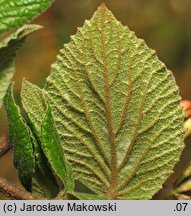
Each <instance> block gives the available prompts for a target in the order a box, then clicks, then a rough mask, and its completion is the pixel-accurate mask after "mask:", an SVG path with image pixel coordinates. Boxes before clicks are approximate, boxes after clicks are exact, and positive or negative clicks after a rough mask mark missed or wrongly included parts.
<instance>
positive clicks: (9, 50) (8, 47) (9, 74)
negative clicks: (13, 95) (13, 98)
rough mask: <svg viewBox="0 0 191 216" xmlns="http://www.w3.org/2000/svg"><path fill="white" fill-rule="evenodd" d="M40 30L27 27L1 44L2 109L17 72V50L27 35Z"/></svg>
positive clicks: (37, 26) (0, 87) (0, 85)
mask: <svg viewBox="0 0 191 216" xmlns="http://www.w3.org/2000/svg"><path fill="white" fill-rule="evenodd" d="M40 28H42V27H41V26H39V25H25V26H23V27H22V28H20V29H18V30H17V31H16V32H14V33H12V34H11V35H10V36H9V37H7V38H6V39H4V40H3V41H1V42H0V107H1V105H2V102H3V97H4V95H5V93H6V91H7V88H8V86H9V84H10V83H11V80H12V78H13V75H14V72H15V68H14V63H13V58H14V57H15V56H16V52H17V50H18V49H19V48H20V47H21V46H22V45H23V44H24V41H25V39H26V37H27V35H29V34H30V33H32V32H34V31H37V30H39V29H40Z"/></svg>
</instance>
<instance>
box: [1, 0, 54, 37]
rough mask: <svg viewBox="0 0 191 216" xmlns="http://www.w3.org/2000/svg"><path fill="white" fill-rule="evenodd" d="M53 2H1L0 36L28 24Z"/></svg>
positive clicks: (18, 0)
mask: <svg viewBox="0 0 191 216" xmlns="http://www.w3.org/2000/svg"><path fill="white" fill-rule="evenodd" d="M52 2H53V0H0V34H1V33H3V32H5V31H8V30H10V29H12V28H15V27H18V26H20V25H23V24H25V23H27V22H28V21H30V20H31V19H33V18H34V17H36V16H37V15H38V14H40V13H41V12H42V11H44V10H45V9H46V8H48V7H49V6H50V4H51V3H52Z"/></svg>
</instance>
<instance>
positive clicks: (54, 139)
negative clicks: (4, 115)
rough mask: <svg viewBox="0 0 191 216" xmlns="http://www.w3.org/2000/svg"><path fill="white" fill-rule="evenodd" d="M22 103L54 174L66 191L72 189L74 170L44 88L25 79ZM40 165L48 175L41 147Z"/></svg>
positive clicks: (39, 153) (38, 155) (38, 151)
mask: <svg viewBox="0 0 191 216" xmlns="http://www.w3.org/2000/svg"><path fill="white" fill-rule="evenodd" d="M21 98H22V104H23V107H24V109H25V111H26V114H27V115H28V118H29V120H30V123H31V125H32V127H33V128H34V131H35V132H36V134H37V137H38V139H39V142H40V145H41V147H42V149H43V152H44V153H45V155H46V158H47V159H48V162H47V163H49V164H50V166H51V167H52V170H53V171H54V174H56V175H57V176H58V177H59V178H60V180H62V182H63V183H64V185H65V189H66V191H72V190H73V188H74V183H73V179H72V170H71V168H70V166H69V164H68V163H67V162H66V160H65V157H64V153H63V149H62V147H61V145H60V141H59V139H58V135H57V131H56V129H55V126H54V122H53V119H52V114H51V109H50V107H49V108H48V109H47V107H48V106H47V102H46V100H45V98H44V94H43V90H41V89H40V88H38V87H37V86H36V85H33V84H32V83H30V82H28V81H26V80H24V81H23V84H22V91H21ZM36 156H37V158H38V161H39V167H40V168H41V170H42V172H44V175H45V176H47V173H46V172H45V171H46V167H45V164H44V162H43V159H42V155H41V152H40V150H39V149H37V155H36Z"/></svg>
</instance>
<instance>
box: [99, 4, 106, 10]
mask: <svg viewBox="0 0 191 216" xmlns="http://www.w3.org/2000/svg"><path fill="white" fill-rule="evenodd" d="M100 9H101V10H102V11H106V10H107V7H106V5H105V3H104V2H103V3H102V4H101V5H100Z"/></svg>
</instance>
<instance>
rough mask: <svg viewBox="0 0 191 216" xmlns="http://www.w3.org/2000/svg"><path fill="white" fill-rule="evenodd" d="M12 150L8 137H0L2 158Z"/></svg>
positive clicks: (0, 155) (0, 154)
mask: <svg viewBox="0 0 191 216" xmlns="http://www.w3.org/2000/svg"><path fill="white" fill-rule="evenodd" d="M9 150H10V145H9V144H8V140H7V137H6V136H2V137H0V157H2V156H3V155H5V154H6V153H7V152H8V151H9Z"/></svg>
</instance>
